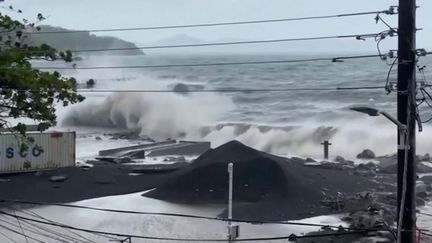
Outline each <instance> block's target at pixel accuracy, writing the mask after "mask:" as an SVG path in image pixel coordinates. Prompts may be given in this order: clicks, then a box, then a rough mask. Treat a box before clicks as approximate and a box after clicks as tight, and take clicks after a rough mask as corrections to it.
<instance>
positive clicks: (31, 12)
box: [3, 0, 432, 52]
mask: <svg viewBox="0 0 432 243" xmlns="http://www.w3.org/2000/svg"><path fill="white" fill-rule="evenodd" d="M11 3H13V5H14V6H15V7H16V8H20V9H22V10H23V12H24V13H23V16H24V17H26V18H29V19H34V16H35V15H36V14H37V13H39V12H41V13H43V14H44V15H45V16H49V18H48V19H47V20H46V21H45V22H44V23H43V24H50V25H55V26H62V27H65V28H70V29H100V28H128V27H144V26H163V25H178V24H196V23H209V22H210V23H211V22H227V21H244V20H262V19H274V18H291V17H301V16H315V15H329V14H339V13H349V12H362V11H375V10H384V9H387V8H388V7H389V6H390V5H395V4H397V1H396V0H361V1H358V0H357V1H354V0H326V1H324V0H123V1H117V0H74V1H69V0H13V1H12V0H6V2H5V3H4V4H6V5H8V4H11ZM417 4H418V5H419V6H421V8H420V9H419V10H418V23H417V26H418V27H419V28H423V31H421V32H419V34H418V47H419V48H420V47H424V48H429V49H432V21H431V18H430V16H429V15H430V13H431V12H432V1H431V0H418V2H417ZM3 12H4V11H3ZM9 14H10V13H9ZM15 16H16V15H15ZM32 17H33V18H32ZM374 17H375V16H371V15H370V16H360V17H349V18H339V19H330V20H309V21H294V22H285V23H267V24H255V25H241V26H223V27H208V28H189V29H178V30H172V29H170V30H152V31H133V32H130V31H129V32H111V33H109V35H113V36H117V37H120V38H123V39H125V40H129V41H132V42H135V43H137V44H138V45H140V44H141V45H142V44H149V43H153V44H154V43H157V42H158V41H160V40H164V39H166V38H171V37H172V36H177V35H181V36H183V38H177V39H178V40H179V42H181V41H182V40H186V39H187V38H186V37H185V36H187V37H191V38H198V39H202V40H204V41H220V40H265V39H280V38H293V37H312V36H322V35H345V34H360V33H374V32H380V31H383V30H385V29H386V27H385V26H383V25H382V24H375V21H374ZM383 17H384V18H385V19H387V20H388V22H389V23H391V24H392V25H393V26H396V23H397V16H383ZM21 18H22V16H21ZM98 35H104V34H102V33H99V34H98ZM105 35H108V34H105ZM175 39H176V38H175ZM395 43H396V38H394V39H393V40H387V41H385V43H384V44H383V48H384V50H385V49H388V48H394V47H395ZM178 44H181V43H178ZM215 48H217V47H213V49H215ZM241 48H243V49H244V48H248V49H250V50H275V49H276V50H281V49H283V50H284V51H287V52H289V51H295V52H303V51H309V52H310V51H313V52H315V51H320V52H351V51H352V52H374V51H375V49H376V47H375V43H374V42H373V41H371V40H370V41H367V42H362V41H356V40H326V41H318V42H317V41H310V42H301V43H287V44H284V45H272V44H265V45H263V44H261V45H253V46H247V47H241ZM241 48H240V47H239V49H241Z"/></svg>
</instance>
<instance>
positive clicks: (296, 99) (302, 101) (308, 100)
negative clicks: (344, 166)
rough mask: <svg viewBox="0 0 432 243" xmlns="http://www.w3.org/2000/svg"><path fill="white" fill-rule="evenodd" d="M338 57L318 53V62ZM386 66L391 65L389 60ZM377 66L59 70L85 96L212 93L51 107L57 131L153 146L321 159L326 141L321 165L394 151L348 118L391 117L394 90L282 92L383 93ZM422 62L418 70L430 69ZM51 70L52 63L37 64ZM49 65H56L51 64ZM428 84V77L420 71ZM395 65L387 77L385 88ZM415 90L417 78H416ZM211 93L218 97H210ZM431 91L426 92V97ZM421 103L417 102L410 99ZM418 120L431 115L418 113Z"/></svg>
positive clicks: (362, 122) (387, 125)
mask: <svg viewBox="0 0 432 243" xmlns="http://www.w3.org/2000/svg"><path fill="white" fill-rule="evenodd" d="M334 56H343V55H336V54H327V55H323V57H334ZM311 57H312V56H309V55H258V54H257V55H211V54H209V55H204V54H199V55H175V56H164V55H160V56H151V55H148V56H129V57H127V56H92V57H87V58H84V60H82V61H79V62H76V64H77V67H89V66H110V67H112V66H114V67H117V66H140V65H167V64H168V65H173V64H174V65H178V64H201V63H223V62H255V61H270V60H292V59H307V58H311ZM314 57H316V56H314ZM388 62H391V60H389V61H388ZM388 62H385V61H382V60H380V59H379V58H378V57H377V58H368V59H353V60H346V61H345V62H336V63H332V62H330V61H319V62H303V63H285V64H262V65H227V66H204V67H202V66H200V67H177V68H141V69H140V68H135V69H104V70H63V74H65V75H72V76H75V77H77V78H78V80H79V81H81V82H85V81H86V80H87V79H89V78H93V79H95V80H96V86H95V87H94V88H93V89H94V90H99V91H100V90H109V91H112V90H127V91H143V90H147V91H149V90H153V91H155V90H173V89H175V88H176V87H177V88H179V87H180V88H183V89H184V88H185V87H186V88H187V89H188V90H192V91H200V90H214V91H215V92H191V93H161V92H155V93H152V92H122V93H113V92H91V91H86V90H82V91H83V92H82V94H83V95H84V96H86V97H87V100H86V101H84V102H83V103H82V104H79V105H76V106H73V107H68V108H66V109H63V108H61V109H60V110H59V112H58V116H59V119H60V125H62V126H66V127H77V126H78V127H86V128H87V130H86V131H88V129H90V130H91V128H98V129H100V128H110V129H130V130H133V131H136V132H137V133H139V134H141V136H144V137H151V138H153V139H155V140H165V139H167V138H173V139H186V140H205V141H211V142H212V146H213V147H215V146H218V145H221V144H223V143H225V142H228V141H230V140H233V139H236V140H239V141H241V142H243V143H245V144H247V145H249V146H252V147H254V148H257V149H260V150H263V151H266V152H270V153H274V154H279V155H296V156H302V157H313V158H317V159H319V158H322V156H323V152H322V151H323V148H322V145H320V143H321V142H323V141H324V140H329V141H330V142H331V143H332V145H331V148H330V157H335V156H336V155H341V156H344V157H345V158H348V159H354V158H355V156H356V155H357V154H358V153H360V152H361V151H362V150H363V149H366V148H369V149H371V150H373V151H374V152H375V153H376V154H377V155H386V154H392V153H395V152H396V126H395V125H394V124H392V123H391V122H390V121H389V120H387V119H386V118H384V117H369V116H367V115H364V114H361V113H357V112H354V111H351V110H349V107H351V106H371V107H376V108H378V109H380V110H382V111H386V112H388V113H390V114H393V115H396V92H392V93H390V94H388V93H387V92H386V91H385V90H384V88H380V89H366V90H303V91H302V90H300V91H299V90H285V91H260V92H256V91H255V92H254V91H244V92H227V91H233V90H256V89H322V88H323V89H335V88H338V87H339V88H343V87H370V86H382V87H384V86H385V83H386V80H387V75H388V72H389V69H390V67H391V65H389V63H388ZM431 64H432V59H431V58H421V59H420V61H419V65H420V66H423V65H426V66H429V67H430V66H431ZM46 65H50V66H52V64H46ZM56 65H59V66H65V65H66V64H63V63H58V64H56ZM424 74H425V76H426V79H427V80H429V81H432V69H430V68H428V67H426V68H425V72H424ZM396 75H397V66H395V67H394V68H393V69H392V71H391V72H390V75H389V82H391V83H395V82H396ZM418 79H419V82H420V81H422V80H423V75H422V74H421V73H418ZM218 90H221V91H219V92H218ZM431 91H432V90H431ZM420 97H421V95H420V94H419V98H420ZM419 110H420V113H421V117H422V118H423V120H427V119H429V118H430V117H431V116H432V108H429V107H428V106H426V105H422V106H420V108H419ZM431 135H432V127H431V126H430V124H424V125H423V132H421V133H418V135H417V153H419V154H424V153H430V152H432V140H430V139H429V137H430V136H431Z"/></svg>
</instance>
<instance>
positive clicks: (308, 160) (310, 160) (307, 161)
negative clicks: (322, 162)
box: [305, 158, 316, 163]
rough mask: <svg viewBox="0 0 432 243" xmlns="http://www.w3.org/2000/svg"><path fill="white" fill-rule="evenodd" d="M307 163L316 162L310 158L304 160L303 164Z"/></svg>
mask: <svg viewBox="0 0 432 243" xmlns="http://www.w3.org/2000/svg"><path fill="white" fill-rule="evenodd" d="M309 162H312V163H313V162H316V160H314V159H312V158H307V159H306V160H305V163H309Z"/></svg>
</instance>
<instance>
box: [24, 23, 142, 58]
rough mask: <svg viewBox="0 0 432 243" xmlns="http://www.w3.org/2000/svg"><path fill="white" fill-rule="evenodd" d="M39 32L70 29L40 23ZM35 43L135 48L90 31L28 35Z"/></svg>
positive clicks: (59, 46) (79, 47)
mask: <svg viewBox="0 0 432 243" xmlns="http://www.w3.org/2000/svg"><path fill="white" fill-rule="evenodd" d="M40 28H41V29H40V32H56V31H70V30H68V29H65V28H61V27H55V26H49V25H42V26H40ZM28 38H29V39H30V41H31V42H32V43H34V44H36V45H39V44H42V43H46V44H48V45H50V46H52V47H54V48H56V49H57V50H83V49H110V48H136V47H137V46H136V45H135V44H134V43H132V42H128V41H125V40H122V39H120V38H117V37H111V36H96V35H93V34H90V32H87V31H86V32H77V33H71V34H34V35H30V36H29V37H28ZM91 54H92V55H144V52H143V51H142V50H124V51H111V52H92V53H91ZM80 55H81V54H80Z"/></svg>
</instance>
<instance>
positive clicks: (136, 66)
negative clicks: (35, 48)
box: [0, 54, 382, 70]
mask: <svg viewBox="0 0 432 243" xmlns="http://www.w3.org/2000/svg"><path fill="white" fill-rule="evenodd" d="M376 57H382V55H378V54H373V55H359V56H340V57H332V58H329V57H323V58H309V59H292V60H272V61H251V62H220V63H196V64H165V65H163V64H161V65H135V66H96V67H77V66H76V65H74V66H73V67H34V68H35V69H40V70H53V69H54V70H99V69H144V68H182V67H208V66H233V65H262V64H286V63H304V62H319V61H331V62H340V61H343V60H349V59H361V58H376ZM1 68H6V69H11V67H1V66H0V69H1ZM18 68H19V67H18Z"/></svg>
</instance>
